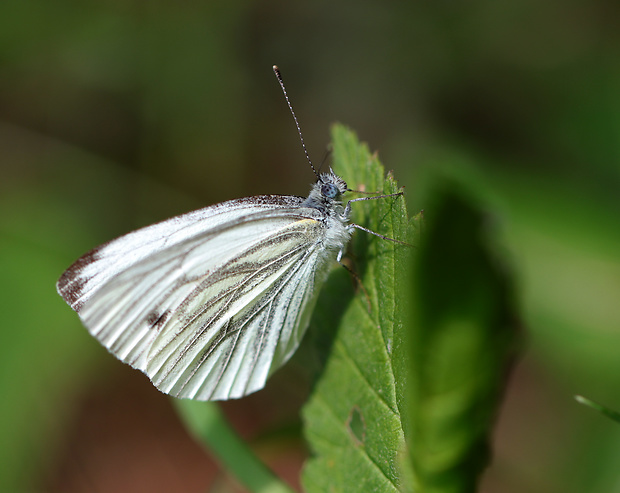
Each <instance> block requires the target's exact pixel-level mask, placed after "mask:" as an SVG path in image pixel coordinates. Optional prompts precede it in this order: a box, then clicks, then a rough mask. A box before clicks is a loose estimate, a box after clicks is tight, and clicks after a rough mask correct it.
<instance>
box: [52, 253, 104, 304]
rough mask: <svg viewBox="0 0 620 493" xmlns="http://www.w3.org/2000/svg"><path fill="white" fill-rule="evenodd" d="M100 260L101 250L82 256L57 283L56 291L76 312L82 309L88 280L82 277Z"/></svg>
mask: <svg viewBox="0 0 620 493" xmlns="http://www.w3.org/2000/svg"><path fill="white" fill-rule="evenodd" d="M97 260H99V249H98V248H95V249H94V250H91V251H90V252H88V253H86V254H84V255H82V256H81V257H80V258H79V259H77V260H76V261H75V262H73V264H71V266H70V267H69V268H68V269H67V270H66V271H64V272H63V273H62V275H61V276H60V279H58V281H57V282H56V291H57V292H58V294H59V295H60V296H61V297H62V299H64V300H65V301H66V302H67V304H68V305H69V306H70V307H71V308H73V309H74V310H75V311H76V312H79V311H80V308H81V307H82V303H81V301H80V300H81V298H82V296H83V294H84V286H85V285H86V282H87V281H88V279H87V278H86V277H85V276H83V275H82V272H83V270H84V268H85V267H86V266H87V265H90V264H92V263H93V262H96V261H97Z"/></svg>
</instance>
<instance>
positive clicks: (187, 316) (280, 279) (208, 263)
mask: <svg viewBox="0 0 620 493" xmlns="http://www.w3.org/2000/svg"><path fill="white" fill-rule="evenodd" d="M345 191H347V186H346V183H345V182H344V181H343V180H342V179H341V178H340V177H338V176H337V175H335V174H334V173H333V172H330V173H323V174H321V175H320V176H319V180H318V182H317V183H316V184H315V185H314V186H313V187H312V190H311V192H310V194H309V196H308V197H307V198H305V199H304V198H302V197H295V196H276V195H264V196H257V197H249V198H243V199H237V200H232V201H229V202H224V203H221V204H217V205H214V206H211V207H207V208H204V209H200V210H198V211H194V212H190V213H188V214H184V215H181V216H178V217H175V218H171V219H168V220H166V221H163V222H161V223H158V224H155V225H152V226H148V227H146V228H142V229H140V230H138V231H135V232H133V233H129V234H127V235H125V236H122V237H120V238H118V239H116V240H113V241H111V242H109V243H106V244H104V245H102V246H100V247H98V248H95V249H94V250H92V251H91V252H89V253H87V254H86V255H84V256H83V257H81V258H80V259H78V260H77V261H76V262H75V263H74V264H73V265H72V266H71V267H69V269H67V271H66V272H65V273H64V274H63V275H62V277H61V278H60V280H59V281H58V283H57V290H58V292H59V294H60V295H61V296H62V297H63V298H64V299H65V301H66V302H67V303H68V304H69V305H70V306H71V307H72V308H73V309H74V310H75V311H76V312H77V313H78V314H79V316H80V318H81V320H82V322H83V324H84V325H85V326H86V327H87V328H88V330H89V332H90V333H91V334H92V335H93V336H94V337H96V338H97V339H98V340H99V341H100V342H101V343H102V344H103V345H104V346H105V347H106V348H107V349H108V350H109V351H110V352H112V353H113V354H114V355H115V356H116V357H118V358H119V359H121V360H122V361H124V362H126V363H129V364H130V365H132V366H133V367H135V368H137V369H140V370H141V371H143V372H144V373H145V374H146V375H147V376H148V377H149V378H150V379H151V380H152V381H153V383H154V384H155V386H156V387H157V388H159V389H160V390H161V391H163V392H165V393H168V394H171V395H174V396H177V397H182V398H191V399H198V400H220V399H230V398H238V397H242V396H244V395H247V394H250V393H252V392H254V391H256V390H259V389H261V388H262V387H263V386H264V385H265V382H266V380H267V378H268V377H269V375H270V374H272V373H273V372H274V371H275V370H276V369H277V368H279V367H280V366H281V365H282V364H284V363H285V362H286V361H287V360H288V359H289V358H290V357H291V355H292V354H293V352H294V351H295V349H296V348H297V347H298V345H299V343H300V341H301V338H302V336H303V333H304V332H305V330H306V328H307V326H308V324H309V320H310V315H311V313H312V309H313V308H314V305H315V303H316V299H317V296H318V292H319V286H320V285H321V284H322V283H323V282H324V280H325V278H326V276H327V273H328V270H329V267H330V266H331V264H332V263H333V260H335V259H338V260H339V259H340V257H341V255H342V252H343V251H344V249H345V248H346V244H347V242H348V241H349V239H350V236H351V233H352V225H351V224H350V223H349V212H350V209H349V206H348V205H347V206H346V207H343V205H342V204H341V202H340V198H341V195H342V194H343V193H344V192H345Z"/></svg>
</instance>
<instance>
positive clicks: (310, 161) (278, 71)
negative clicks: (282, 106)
mask: <svg viewBox="0 0 620 493" xmlns="http://www.w3.org/2000/svg"><path fill="white" fill-rule="evenodd" d="M273 71H274V73H275V74H276V77H277V78H278V82H279V83H280V87H281V88H282V92H283V93H284V98H285V99H286V104H288V109H289V110H291V115H293V120H295V126H296V127H297V133H298V134H299V140H301V146H302V147H303V148H304V153H305V154H306V159H307V160H308V162H309V163H310V167H311V168H312V171H313V172H314V174H315V175H316V177H317V178H318V179H319V180H320V179H321V177H320V175H319V174H318V173H317V172H316V169H314V165H313V164H312V160H311V159H310V155H309V154H308V149H306V143H305V142H304V136H303V135H302V134H301V128H300V127H299V122H298V121H297V117H296V116H295V112H294V111H293V106H292V105H291V102H290V101H289V99H288V94H286V88H285V87H284V81H283V80H282V74H280V69H279V68H278V66H277V65H274V66H273Z"/></svg>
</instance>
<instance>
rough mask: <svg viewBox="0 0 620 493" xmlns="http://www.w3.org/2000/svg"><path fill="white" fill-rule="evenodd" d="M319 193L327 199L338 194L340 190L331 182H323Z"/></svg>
mask: <svg viewBox="0 0 620 493" xmlns="http://www.w3.org/2000/svg"><path fill="white" fill-rule="evenodd" d="M321 194H323V196H324V197H327V198H328V199H334V198H336V197H337V196H338V195H339V194H340V190H338V187H337V186H336V185H334V184H333V183H325V184H324V185H323V186H322V187H321Z"/></svg>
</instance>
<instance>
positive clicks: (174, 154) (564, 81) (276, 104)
mask: <svg viewBox="0 0 620 493" xmlns="http://www.w3.org/2000/svg"><path fill="white" fill-rule="evenodd" d="M619 14H620V7H619V5H618V3H617V2H613V1H604V0H594V1H592V0H569V1H566V0H564V1H560V0H543V1H530V0H522V1H517V0H507V1H505V2H491V1H484V0H472V1H470V2H446V1H439V2H370V1H367V0H362V1H357V2H345V1H339V2H326V1H317V2H305V3H300V2H294V3H291V2H275V1H271V2H248V1H236V0H232V1H229V2H173V1H154V0H151V1H127V0H108V1H91V2H79V1H77V0H75V1H69V0H56V1H49V0H3V1H2V2H1V3H0V166H1V168H0V171H1V173H0V278H1V281H0V290H1V295H0V308H1V313H2V317H1V320H2V322H1V324H2V326H1V328H0V395H1V396H2V405H1V406H0V490H1V491H7V490H10V491H69V492H72V491H99V492H105V491H136V490H146V489H147V488H148V490H149V491H173V490H176V491H205V488H206V485H211V486H212V487H214V488H215V487H217V486H221V487H222V488H224V489H226V488H230V487H231V486H229V485H228V484H227V482H226V480H225V479H224V478H223V477H222V474H221V473H220V472H218V470H217V466H216V465H215V464H214V463H213V462H212V461H211V459H210V458H208V456H207V455H206V454H205V453H204V452H203V451H201V450H200V448H199V447H198V446H197V445H196V444H194V443H193V442H192V441H191V440H190V439H189V438H188V437H187V436H186V434H185V432H184V430H183V429H182V427H181V425H180V424H179V422H178V420H177V419H176V417H175V415H174V413H173V411H172V409H171V407H170V403H169V401H168V399H167V398H166V397H165V396H163V395H161V394H159V393H158V392H157V391H156V390H155V389H154V388H153V387H152V386H151V385H150V384H149V382H148V381H147V380H146V379H145V378H144V377H143V376H141V375H140V374H139V373H138V372H135V371H133V370H131V369H129V368H128V367H126V366H125V365H122V364H120V363H118V362H117V361H116V360H115V359H114V358H112V357H111V356H109V355H108V354H107V352H106V351H105V350H104V349H102V348H101V347H99V345H98V343H96V342H95V341H94V340H93V339H92V338H91V337H90V336H89V335H88V334H87V332H86V331H85V330H84V329H83V328H81V326H80V324H79V321H78V319H77V317H76V316H75V314H73V313H72V311H71V310H70V309H69V308H68V307H67V306H66V305H65V304H64V303H63V302H62V300H61V299H60V297H59V296H58V295H57V294H56V292H55V288H54V284H55V282H56V279H57V278H58V277H59V275H60V274H61V273H62V271H63V270H64V269H65V268H66V267H67V266H68V265H69V264H70V263H71V262H72V261H73V260H75V259H76V258H77V257H78V256H79V255H81V254H83V253H84V252H86V251H87V250H88V249H90V248H92V247H94V246H96V245H98V244H100V243H102V242H104V241H107V240H109V239H111V238H113V237H115V236H118V235H120V234H123V233H125V232H127V231H130V230H131V229H135V228H137V227H139V226H143V225H146V224H149V223H151V222H154V221H157V220H161V219H164V218H167V217H169V216H171V215H174V214H178V213H182V212H185V211H189V210H191V209H195V208H199V207H202V206H204V205H208V204H212V203H215V202H218V201H222V200H225V199H230V198H235V197H240V196H246V195H252V194H261V193H281V194H295V195H305V194H306V192H307V190H308V186H309V184H310V183H311V182H312V179H313V176H312V173H311V172H310V170H309V169H308V166H307V164H306V163H305V160H304V157H303V154H302V152H301V149H300V146H299V142H298V139H297V136H296V132H295V127H294V125H293V123H292V120H291V117H290V114H289V113H288V110H287V109H286V106H285V102H284V99H283V97H282V93H281V91H280V88H279V86H278V85H277V82H276V80H275V78H274V76H273V74H272V72H271V66H272V65H273V64H274V63H277V64H278V65H279V66H280V68H281V70H282V73H283V76H284V79H285V81H286V83H287V88H288V92H289V94H290V96H291V98H292V101H293V104H294V106H295V109H296V112H297V114H298V116H299V118H300V122H301V125H302V128H303V130H304V136H305V139H306V142H307V144H308V147H309V151H310V154H311V156H313V157H314V159H315V161H320V159H321V158H322V157H323V155H324V153H325V149H326V146H327V143H328V139H329V134H328V132H329V125H330V124H331V123H332V122H334V121H340V122H343V123H346V124H347V125H349V126H351V127H352V128H353V129H355V130H356V131H357V132H358V134H359V136H360V138H361V139H362V140H365V141H367V142H368V143H369V145H370V147H371V149H377V150H379V152H380V157H381V159H382V161H383V162H384V164H385V165H386V167H387V168H391V169H394V170H395V173H396V177H397V179H398V180H399V181H400V182H401V183H403V184H407V185H408V187H407V200H408V203H409V207H410V211H411V212H412V213H415V212H416V211H418V210H420V209H423V208H424V207H425V202H426V196H425V191H426V186H425V185H426V184H427V183H428V182H429V180H430V179H432V177H433V176H435V175H437V174H438V173H439V174H441V173H448V174H451V175H456V176H458V178H459V179H460V180H462V181H464V182H466V183H467V184H468V185H469V186H471V188H472V189H473V190H475V191H476V193H478V194H479V196H480V198H481V200H483V201H484V203H486V204H487V206H488V209H489V210H490V211H491V212H492V217H493V219H494V221H495V222H494V226H495V227H497V228H498V230H499V231H501V239H502V242H503V245H504V248H505V250H506V256H507V257H508V258H509V259H510V261H511V262H512V264H513V266H514V270H515V272H516V274H517V276H518V287H519V289H518V292H519V296H520V303H521V306H522V307H523V324H524V327H525V329H526V332H527V347H526V351H525V353H524V355H523V357H522V359H521V360H520V361H519V363H518V364H517V366H516V368H515V371H514V373H513V375H512V376H511V378H510V380H509V386H508V389H507V394H506V401H505V403H504V405H503V407H502V411H501V414H500V416H499V419H498V425H497V430H496V434H495V439H494V441H495V443H494V446H495V457H494V462H493V465H492V466H491V467H490V469H489V470H488V471H487V473H486V474H485V476H484V478H483V481H482V484H481V491H483V492H508V493H512V492H523V491H528V492H534V493H538V492H540V493H542V492H545V493H555V492H563V493H566V492H569V493H571V492H583V491H588V492H595V493H596V492H605V493H608V492H610V491H620V426H618V425H617V424H614V423H612V422H611V421H609V420H607V419H605V418H603V417H601V416H600V415H598V414H596V413H595V412H593V411H591V410H590V409H588V408H585V407H583V406H580V405H578V404H577V403H575V402H574V400H573V399H572V395H573V394H575V393H580V394H584V395H585V396H587V397H589V398H592V399H594V400H598V401H600V402H602V403H604V404H606V405H608V406H610V407H611V408H615V409H620V391H619V389H620V224H619V221H618V217H619V214H620V50H619V48H620V29H618V19H619V18H620V15H619ZM293 373H294V371H293ZM295 382H296V380H295V378H294V377H293V378H286V377H283V376H280V375H279V374H278V375H276V377H275V378H274V380H273V381H272V382H271V383H270V384H269V385H268V386H267V388H266V389H265V391H263V392H260V393H258V394H257V395H255V396H252V397H250V398H248V399H244V400H243V401H241V402H233V403H230V404H227V405H226V406H225V409H226V411H227V413H228V415H229V417H230V419H231V420H232V421H233V422H234V423H235V424H236V426H237V427H238V428H239V429H240V431H241V433H242V434H243V435H244V436H246V437H248V438H251V439H256V441H255V443H256V446H257V448H258V449H259V451H260V453H261V454H262V456H263V457H265V458H266V460H267V461H269V462H270V463H272V464H273V465H274V467H275V468H276V469H277V470H278V471H279V472H280V473H281V474H283V475H284V476H285V477H286V478H287V479H288V480H289V481H290V482H291V483H292V484H293V485H297V484H298V483H297V479H296V478H297V476H298V474H299V467H300V466H301V463H302V461H303V456H304V453H305V452H304V449H303V445H302V444H301V443H300V440H299V439H296V438H295V437H296V435H297V434H296V433H295V430H296V429H297V428H298V426H297V425H298V423H297V422H296V416H297V413H298V409H299V405H300V404H301V402H303V398H304V395H305V394H304V392H305V389H303V388H302V389H300V388H298V387H299V385H297V384H296V383H295ZM282 429H292V430H293V432H291V433H286V432H282ZM265 430H267V431H265ZM257 437H258V438H257ZM261 437H262V438H261ZM266 437H267V438H266ZM226 491H230V490H229V489H226Z"/></svg>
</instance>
